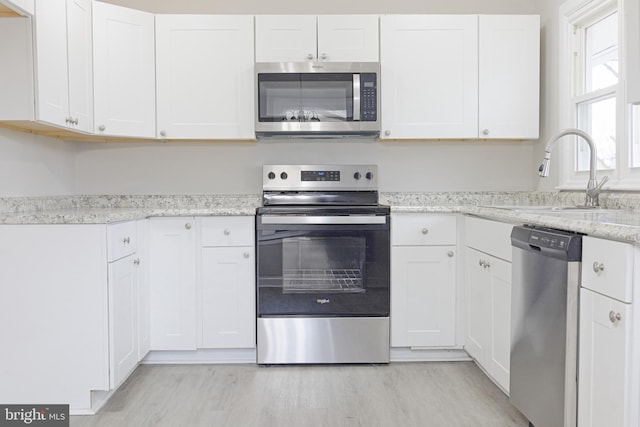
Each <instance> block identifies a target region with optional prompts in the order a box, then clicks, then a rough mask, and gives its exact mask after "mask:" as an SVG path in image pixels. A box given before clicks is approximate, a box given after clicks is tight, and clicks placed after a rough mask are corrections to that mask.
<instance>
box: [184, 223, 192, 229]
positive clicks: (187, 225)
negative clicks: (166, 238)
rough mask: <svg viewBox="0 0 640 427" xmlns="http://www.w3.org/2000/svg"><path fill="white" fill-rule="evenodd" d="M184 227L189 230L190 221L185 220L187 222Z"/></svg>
mask: <svg viewBox="0 0 640 427" xmlns="http://www.w3.org/2000/svg"><path fill="white" fill-rule="evenodd" d="M184 228H186V229H187V230H191V223H190V222H187V223H186V224H185V225H184Z"/></svg>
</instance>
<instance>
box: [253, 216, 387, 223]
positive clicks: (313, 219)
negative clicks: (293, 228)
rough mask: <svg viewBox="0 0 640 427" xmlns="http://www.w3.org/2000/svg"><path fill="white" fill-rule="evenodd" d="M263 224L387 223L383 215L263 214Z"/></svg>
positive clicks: (261, 218) (261, 219)
mask: <svg viewBox="0 0 640 427" xmlns="http://www.w3.org/2000/svg"><path fill="white" fill-rule="evenodd" d="M260 222H261V223H262V224H386V223H387V217H386V216H383V215H377V216H373V215H345V216H282V215H262V216H261V217H260Z"/></svg>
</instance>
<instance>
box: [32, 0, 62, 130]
mask: <svg viewBox="0 0 640 427" xmlns="http://www.w3.org/2000/svg"><path fill="white" fill-rule="evenodd" d="M35 47H36V82H37V102H36V108H37V117H38V120H42V121H44V122H48V123H51V124H54V125H57V126H65V127H66V126H68V125H69V122H68V118H69V84H68V73H69V72H68V68H67V65H68V64H67V1H66V0H37V1H36V15H35Z"/></svg>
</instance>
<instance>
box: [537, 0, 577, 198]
mask: <svg viewBox="0 0 640 427" xmlns="http://www.w3.org/2000/svg"><path fill="white" fill-rule="evenodd" d="M563 1H564V0H540V10H539V13H540V25H541V27H542V31H541V37H542V38H541V43H540V45H541V46H542V53H541V55H542V56H541V59H542V61H541V72H540V80H541V98H540V105H541V106H542V110H541V112H540V140H539V142H538V143H537V144H535V146H534V150H533V164H532V166H531V168H532V170H534V171H536V170H537V168H538V166H539V165H540V163H541V162H542V159H543V157H544V148H545V146H546V142H547V140H548V139H549V138H551V137H552V136H553V135H554V134H556V133H557V132H558V131H559V130H560V122H559V115H560V106H559V102H560V100H559V97H558V91H559V74H560V71H559V70H560V63H559V54H560V52H559V44H560V42H559V40H558V37H559V31H560V30H559V27H558V25H559V23H558V22H559V20H558V17H559V13H558V12H559V8H560V5H561V4H562V3H563ZM554 154H555V156H554V158H553V159H552V161H551V171H550V173H549V177H547V178H544V179H543V178H539V177H538V176H537V174H535V175H534V176H533V182H534V186H535V188H536V189H537V190H539V191H553V190H554V189H555V188H556V187H557V186H558V185H559V182H560V173H559V172H558V160H559V156H558V150H556V152H555V153H554ZM554 160H555V161H554ZM585 186H586V182H585Z"/></svg>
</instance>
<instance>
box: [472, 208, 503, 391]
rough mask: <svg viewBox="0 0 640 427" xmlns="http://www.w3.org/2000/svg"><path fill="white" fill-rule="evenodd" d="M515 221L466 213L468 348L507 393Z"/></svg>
mask: <svg viewBox="0 0 640 427" xmlns="http://www.w3.org/2000/svg"><path fill="white" fill-rule="evenodd" d="M512 228H513V225H512V224H507V223H501V222H497V221H491V220H487V219H482V218H475V217H466V218H465V245H466V248H465V295H464V298H465V305H466V310H465V314H466V316H465V323H466V325H465V331H466V339H465V350H466V351H467V353H469V355H470V356H471V357H473V358H474V359H475V360H476V362H477V363H478V364H479V365H480V366H481V367H482V368H483V369H484V370H485V372H487V374H488V375H489V376H490V377H491V378H492V379H493V380H494V381H495V382H496V383H497V384H498V385H499V386H500V387H502V389H503V390H505V391H506V392H507V393H508V392H509V369H510V359H511V241H510V235H511V229H512Z"/></svg>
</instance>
